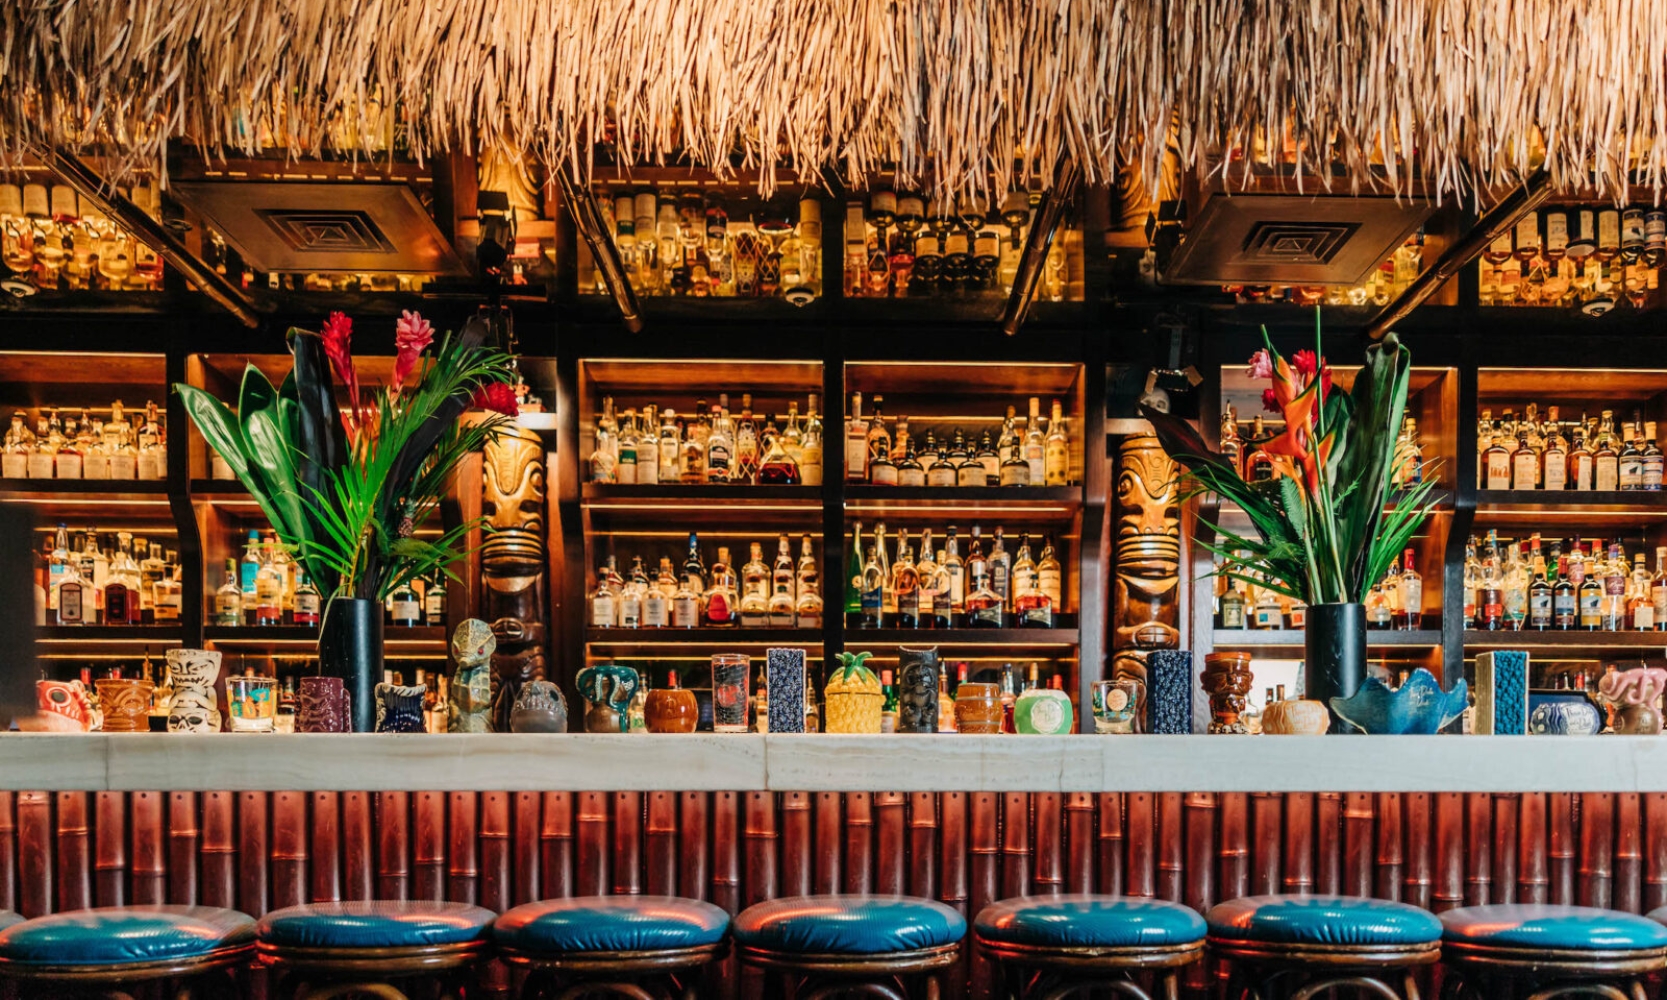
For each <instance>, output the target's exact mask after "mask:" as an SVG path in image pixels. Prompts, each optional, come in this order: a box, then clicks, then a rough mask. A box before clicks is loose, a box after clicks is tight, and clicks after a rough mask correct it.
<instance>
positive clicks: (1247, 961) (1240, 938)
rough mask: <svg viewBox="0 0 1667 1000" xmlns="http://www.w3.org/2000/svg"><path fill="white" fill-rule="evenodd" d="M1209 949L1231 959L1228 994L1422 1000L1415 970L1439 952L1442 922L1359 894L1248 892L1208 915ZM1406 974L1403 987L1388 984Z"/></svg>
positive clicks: (1260, 999) (1295, 999) (1302, 999)
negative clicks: (1344, 990)
mask: <svg viewBox="0 0 1667 1000" xmlns="http://www.w3.org/2000/svg"><path fill="white" fill-rule="evenodd" d="M1204 920H1205V922H1206V923H1207V924H1209V928H1210V930H1209V938H1208V943H1209V950H1210V952H1211V953H1212V954H1215V955H1217V956H1219V957H1221V958H1225V959H1229V960H1231V961H1232V963H1233V970H1232V974H1231V976H1230V977H1229V978H1228V980H1227V996H1228V998H1229V1000H1244V998H1246V997H1254V998H1256V1000H1273V998H1274V997H1275V996H1279V997H1287V996H1288V997H1289V1000H1312V998H1314V997H1316V996H1319V995H1320V994H1321V993H1324V992H1325V991H1326V990H1328V989H1331V988H1333V987H1338V986H1353V987H1357V988H1360V989H1363V990H1367V991H1370V992H1371V993H1372V994H1375V995H1376V996H1379V997H1383V998H1385V1000H1401V998H1404V1000H1418V983H1417V981H1416V979H1415V978H1414V976H1413V969H1414V968H1415V967H1417V966H1420V965H1430V964H1432V963H1434V962H1435V961H1436V960H1437V959H1438V958H1440V957H1441V921H1440V920H1437V919H1436V917H1435V914H1433V913H1430V912H1429V911H1428V910H1422V909H1419V908H1418V907H1416V906H1409V905H1407V904H1406V903H1394V902H1390V901H1389V900H1385V899H1366V898H1362V897H1358V896H1285V895H1271V896H1246V897H1244V898H1242V899H1234V900H1230V901H1228V902H1225V903H1221V904H1219V905H1217V906H1214V907H1212V908H1211V909H1210V912H1208V913H1206V914H1205V915H1204ZM1386 971H1396V972H1399V973H1400V974H1401V982H1402V988H1403V989H1404V990H1405V992H1404V993H1397V992H1395V990H1394V989H1393V988H1391V987H1390V986H1389V985H1387V984H1386V983H1385V982H1384V981H1383V979H1382V978H1381V977H1382V975H1383V974H1384V973H1385V972H1386Z"/></svg>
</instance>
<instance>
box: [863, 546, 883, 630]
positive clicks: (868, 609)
mask: <svg viewBox="0 0 1667 1000" xmlns="http://www.w3.org/2000/svg"><path fill="white" fill-rule="evenodd" d="M861 580H862V583H861V595H862V596H861V618H860V621H859V622H858V624H859V626H860V627H862V628H879V627H880V626H881V625H882V624H883V618H882V607H883V602H884V600H885V574H884V573H883V572H881V570H880V557H879V554H878V553H877V552H876V551H875V547H874V546H873V545H870V546H869V547H868V559H867V561H866V562H864V563H863V567H862V576H861Z"/></svg>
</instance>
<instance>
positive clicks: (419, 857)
mask: <svg viewBox="0 0 1667 1000" xmlns="http://www.w3.org/2000/svg"><path fill="white" fill-rule="evenodd" d="M411 806H412V808H411V814H412V820H411V898H412V899H426V900H429V901H430V902H436V903H438V902H440V901H441V900H443V899H445V898H446V793H445V792H415V793H413V794H412V803H411Z"/></svg>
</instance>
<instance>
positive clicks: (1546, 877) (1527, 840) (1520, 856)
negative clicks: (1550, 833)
mask: <svg viewBox="0 0 1667 1000" xmlns="http://www.w3.org/2000/svg"><path fill="white" fill-rule="evenodd" d="M1516 832H1517V893H1516V901H1517V902H1519V903H1544V902H1546V901H1547V900H1548V899H1549V898H1550V895H1551V864H1550V859H1549V858H1548V857H1547V855H1546V849H1545V794H1544V793H1543V792H1526V793H1524V794H1523V795H1522V796H1521V797H1520V798H1519V799H1518V800H1517V831H1516Z"/></svg>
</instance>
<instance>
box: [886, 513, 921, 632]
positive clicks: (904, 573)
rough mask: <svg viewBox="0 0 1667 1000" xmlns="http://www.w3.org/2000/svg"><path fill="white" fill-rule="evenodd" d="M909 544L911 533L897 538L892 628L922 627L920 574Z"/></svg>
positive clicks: (903, 533)
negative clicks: (895, 607) (895, 608)
mask: <svg viewBox="0 0 1667 1000" xmlns="http://www.w3.org/2000/svg"><path fill="white" fill-rule="evenodd" d="M908 543H909V532H908V530H907V529H905V530H904V531H903V532H902V533H900V534H899V535H898V537H897V561H896V562H894V563H893V564H892V566H891V593H892V597H891V600H892V601H893V602H894V603H895V604H896V606H897V610H896V611H895V612H894V613H893V614H892V616H891V627H892V628H919V627H920V572H919V570H918V569H917V568H916V566H915V561H914V557H913V553H912V552H911V551H910V549H909V544H908Z"/></svg>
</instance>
